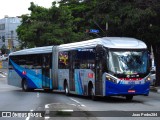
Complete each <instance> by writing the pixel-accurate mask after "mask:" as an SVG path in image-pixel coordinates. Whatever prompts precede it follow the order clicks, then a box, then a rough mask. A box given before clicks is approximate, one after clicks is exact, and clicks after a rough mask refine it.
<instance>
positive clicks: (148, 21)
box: [17, 0, 160, 47]
mask: <svg viewBox="0 0 160 120" xmlns="http://www.w3.org/2000/svg"><path fill="white" fill-rule="evenodd" d="M59 4H60V5H59V7H56V5H55V2H53V3H52V7H51V8H49V9H47V8H43V7H40V6H37V5H35V4H34V3H31V6H30V7H29V10H30V11H31V15H30V16H28V15H23V16H22V24H21V25H20V26H19V28H18V29H17V33H18V36H19V39H20V40H21V41H20V42H21V44H22V47H34V46H46V45H57V44H63V43H68V42H75V41H82V40H86V39H91V38H95V37H97V36H96V35H95V34H91V33H86V31H87V30H88V29H99V30H100V33H99V35H100V36H106V35H107V36H128V37H135V38H139V39H142V40H144V41H145V42H146V43H147V44H148V45H150V44H156V43H159V42H160V34H159V33H160V24H159V21H160V15H159V13H160V2H159V1H157V0H153V1H151V0H145V1H144V0H138V1H137V0H61V1H60V2H59ZM106 22H108V26H109V29H108V30H107V31H106V28H105V27H106Z"/></svg>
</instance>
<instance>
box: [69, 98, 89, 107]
mask: <svg viewBox="0 0 160 120" xmlns="http://www.w3.org/2000/svg"><path fill="white" fill-rule="evenodd" d="M70 99H71V100H72V101H74V102H76V103H77V104H79V106H81V107H86V106H85V105H84V104H81V103H80V102H79V101H78V100H75V99H73V98H70Z"/></svg>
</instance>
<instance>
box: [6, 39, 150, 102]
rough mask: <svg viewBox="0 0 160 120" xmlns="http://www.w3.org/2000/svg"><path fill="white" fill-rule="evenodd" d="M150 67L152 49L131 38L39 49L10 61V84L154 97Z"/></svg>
mask: <svg viewBox="0 0 160 120" xmlns="http://www.w3.org/2000/svg"><path fill="white" fill-rule="evenodd" d="M149 73H150V65H149V55H148V51H147V47H146V44H145V43H144V42H142V41H140V40H137V39H134V38H127V37H103V38H96V39H92V40H87V41H82V42H75V43H69V44H62V45H58V46H47V47H37V48H31V49H24V50H20V51H17V52H13V53H11V54H10V55H9V70H8V84H9V85H14V86H18V87H22V89H23V90H24V91H28V90H34V89H44V90H51V91H52V90H59V91H65V93H66V95H68V94H78V95H84V96H92V98H93V99H95V98H96V97H97V96H103V97H104V96H125V97H126V99H127V100H132V98H133V96H135V95H148V94H149V86H150V78H149Z"/></svg>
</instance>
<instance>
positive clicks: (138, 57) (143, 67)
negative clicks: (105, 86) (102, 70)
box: [109, 50, 148, 75]
mask: <svg viewBox="0 0 160 120" xmlns="http://www.w3.org/2000/svg"><path fill="white" fill-rule="evenodd" d="M147 67H148V53H147V51H129V50H127V51H110V52H109V71H110V72H112V73H114V74H126V75H127V74H145V73H146V72H147Z"/></svg>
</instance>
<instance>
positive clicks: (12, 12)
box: [0, 0, 60, 19]
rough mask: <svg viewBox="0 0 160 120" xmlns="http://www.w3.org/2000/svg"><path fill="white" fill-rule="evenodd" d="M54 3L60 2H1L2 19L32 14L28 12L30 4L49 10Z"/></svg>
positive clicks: (49, 0)
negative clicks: (6, 16)
mask: <svg viewBox="0 0 160 120" xmlns="http://www.w3.org/2000/svg"><path fill="white" fill-rule="evenodd" d="M53 1H60V0H0V19H2V18H4V16H5V15H8V16H9V17H16V16H20V15H22V14H28V13H30V11H28V8H29V7H30V2H34V3H35V4H37V5H39V6H43V7H46V8H49V7H51V5H52V2H53Z"/></svg>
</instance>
